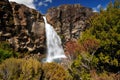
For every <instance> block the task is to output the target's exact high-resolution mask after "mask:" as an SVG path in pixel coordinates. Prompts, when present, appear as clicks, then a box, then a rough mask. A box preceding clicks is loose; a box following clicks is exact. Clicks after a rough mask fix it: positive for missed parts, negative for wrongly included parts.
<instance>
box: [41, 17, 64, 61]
mask: <svg viewBox="0 0 120 80" xmlns="http://www.w3.org/2000/svg"><path fill="white" fill-rule="evenodd" d="M43 19H44V21H45V30H46V41H47V42H46V43H47V58H46V61H45V62H53V61H54V60H56V59H61V58H66V56H65V54H64V50H63V47H62V45H61V39H60V37H59V36H58V35H57V33H56V32H55V30H54V28H53V27H52V26H51V25H50V24H48V23H47V20H46V17H45V16H44V17H43Z"/></svg>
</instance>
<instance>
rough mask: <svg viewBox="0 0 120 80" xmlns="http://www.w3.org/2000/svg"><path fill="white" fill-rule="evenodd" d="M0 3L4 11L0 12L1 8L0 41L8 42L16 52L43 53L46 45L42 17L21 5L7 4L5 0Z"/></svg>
mask: <svg viewBox="0 0 120 80" xmlns="http://www.w3.org/2000/svg"><path fill="white" fill-rule="evenodd" d="M0 3H1V4H2V5H1V6H2V7H3V8H4V7H5V9H6V10H2V7H1V9H0V10H1V12H2V13H3V14H2V16H1V17H2V18H1V19H2V20H1V23H0V28H2V29H1V35H0V39H1V40H2V41H5V40H7V41H9V43H10V44H11V45H12V47H13V48H14V49H15V50H16V51H20V52H24V51H29V52H33V53H37V52H41V53H43V52H44V50H45V46H46V45H45V30H44V20H43V18H42V15H41V14H40V13H39V12H38V11H36V10H34V9H30V8H28V7H26V6H25V5H22V4H17V3H15V2H11V3H9V2H8V1H7V0H2V1H0ZM10 4H11V5H10ZM1 12H0V13H1ZM8 22H10V24H8ZM11 22H12V24H11Z"/></svg>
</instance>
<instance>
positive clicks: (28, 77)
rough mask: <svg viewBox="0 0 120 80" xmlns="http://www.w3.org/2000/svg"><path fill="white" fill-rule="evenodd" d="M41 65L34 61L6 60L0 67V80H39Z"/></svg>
mask: <svg viewBox="0 0 120 80" xmlns="http://www.w3.org/2000/svg"><path fill="white" fill-rule="evenodd" d="M40 76H41V64H40V63H39V62H38V61H37V60H35V59H28V60H24V59H14V58H10V59H6V60H5V61H3V62H2V64H1V65H0V79H2V80H39V78H40Z"/></svg>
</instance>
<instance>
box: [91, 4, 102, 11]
mask: <svg viewBox="0 0 120 80" xmlns="http://www.w3.org/2000/svg"><path fill="white" fill-rule="evenodd" d="M100 7H101V4H98V5H97V6H96V7H94V8H92V9H93V12H99V9H100Z"/></svg>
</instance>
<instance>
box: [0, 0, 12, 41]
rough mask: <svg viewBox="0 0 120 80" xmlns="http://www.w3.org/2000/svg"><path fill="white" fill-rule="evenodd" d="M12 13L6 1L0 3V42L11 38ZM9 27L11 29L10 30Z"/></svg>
mask: <svg viewBox="0 0 120 80" xmlns="http://www.w3.org/2000/svg"><path fill="white" fill-rule="evenodd" d="M13 25H14V22H13V13H12V7H11V5H10V3H9V2H8V0H1V1H0V40H5V39H6V38H9V37H11V36H12V33H10V32H12V31H13V29H12V28H13V27H14V26H13ZM10 27H11V28H10Z"/></svg>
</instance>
